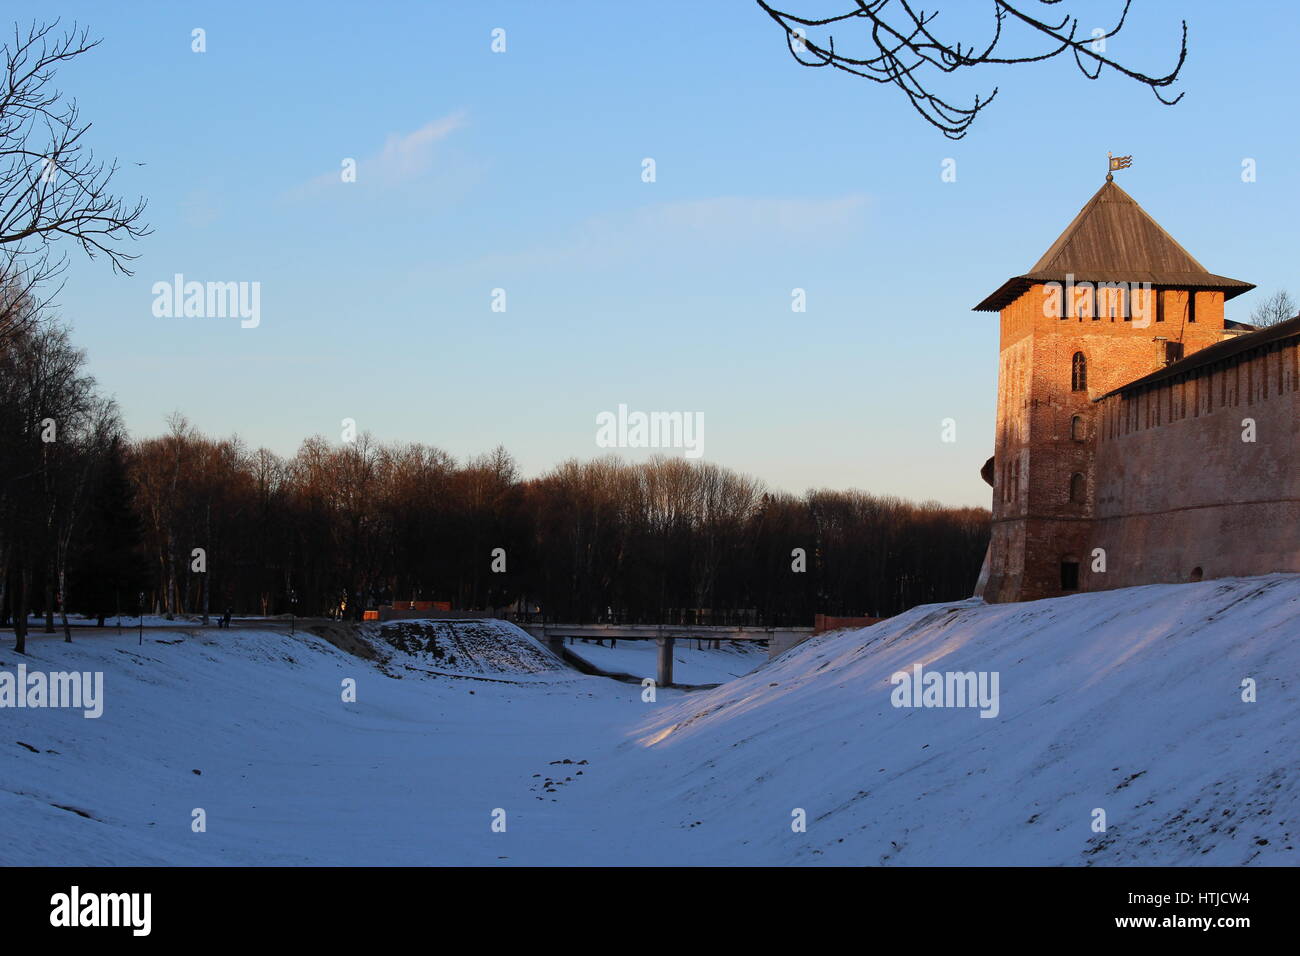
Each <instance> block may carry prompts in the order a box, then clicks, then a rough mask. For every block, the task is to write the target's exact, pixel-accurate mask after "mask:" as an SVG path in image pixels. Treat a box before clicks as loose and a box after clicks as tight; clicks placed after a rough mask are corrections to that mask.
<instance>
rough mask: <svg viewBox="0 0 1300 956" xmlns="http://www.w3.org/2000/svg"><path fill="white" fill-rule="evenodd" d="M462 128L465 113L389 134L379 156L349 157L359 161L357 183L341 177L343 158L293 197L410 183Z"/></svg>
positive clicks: (295, 192) (305, 184)
mask: <svg viewBox="0 0 1300 956" xmlns="http://www.w3.org/2000/svg"><path fill="white" fill-rule="evenodd" d="M463 126H465V113H464V111H463V110H462V111H458V112H455V113H451V114H449V115H447V116H444V117H442V118H441V119H436V120H434V121H433V122H431V123H426V124H425V125H424V126H421V127H420V128H419V129H417V130H414V131H412V132H410V133H404V134H399V133H393V134H390V135H389V137H388V139H387V140H385V142H384V145H383V148H382V149H380V150H379V152H377V153H374V154H372V155H370V156H366V157H363V158H357V157H356V156H351V157H346V158H349V159H354V160H356V182H355V183H345V182H344V181H343V179H342V176H341V175H340V173H341V171H342V161H343V159H344V158H345V157H340V166H339V168H338V169H336V170H334V171H333V172H328V173H321V174H320V175H319V176H316V177H315V178H313V179H311V180H310V181H309V182H307V183H304V184H302V185H301V186H298V187H297V188H296V189H294V190H292V192H291V194H292V195H294V196H299V197H301V196H304V195H316V194H319V193H320V192H321V191H322V190H325V189H329V188H333V187H337V186H344V185H346V186H363V187H364V186H381V187H389V186H396V185H400V184H401V183H405V182H409V181H410V180H412V179H416V178H418V177H419V176H421V175H423V174H424V173H426V172H428V171H429V170H430V169H431V168H432V167H433V159H434V155H435V153H436V149H435V147H436V146H437V144H438V143H440V142H442V141H443V140H444V139H446V138H447V137H448V136H450V135H451V134H452V133H454V132H455V131H456V130H458V129H460V128H462V127H463Z"/></svg>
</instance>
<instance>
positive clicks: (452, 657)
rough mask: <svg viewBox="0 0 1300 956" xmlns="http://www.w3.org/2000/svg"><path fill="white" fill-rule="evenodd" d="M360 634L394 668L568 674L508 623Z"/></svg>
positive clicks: (517, 675) (431, 623)
mask: <svg viewBox="0 0 1300 956" xmlns="http://www.w3.org/2000/svg"><path fill="white" fill-rule="evenodd" d="M359 635H360V636H361V637H362V638H363V639H365V640H367V641H369V642H370V644H371V646H373V647H374V648H375V649H376V650H378V651H379V652H380V653H382V654H383V655H384V656H385V657H386V658H387V660H388V663H389V665H390V666H397V667H405V668H408V669H409V668H416V669H420V670H426V669H427V670H430V671H433V672H438V673H454V674H481V675H494V674H495V675H509V676H511V677H513V678H514V679H517V680H518V679H523V678H524V675H535V676H547V675H553V674H555V673H556V672H565V671H567V669H568V668H567V665H565V664H564V663H563V662H562V661H561V660H559V658H557V657H556V656H555V655H554V654H552V653H551V652H550V651H549V650H547V649H546V648H545V647H543V646H542V644H541V642H540V641H538V640H537V639H536V638H534V637H533V636H532V635H531V634H529V633H528V632H527V631H525V630H523V629H522V628H520V627H517V626H515V625H514V624H511V623H510V622H509V621H498V620H495V619H488V620H464V621H459V620H457V621H447V620H442V621H439V620H423V619H411V620H402V621H387V622H384V623H382V624H379V623H374V624H366V625H363V626H362V627H361V629H360V631H359Z"/></svg>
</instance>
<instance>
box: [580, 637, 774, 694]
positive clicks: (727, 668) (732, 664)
mask: <svg viewBox="0 0 1300 956" xmlns="http://www.w3.org/2000/svg"><path fill="white" fill-rule="evenodd" d="M708 644H709V642H707V641H705V642H699V643H697V642H696V641H690V640H679V641H675V642H674V644H673V680H674V681H675V682H676V683H678V684H721V683H723V682H724V681H729V680H731V679H732V678H734V677H739V676H740V675H742V674H748V673H749V672H750V671H752V670H753V669H754V668H755V667H757V666H758V665H759V664H762V663H763V662H764V661H766V660H767V648H766V647H763V646H762V645H761V644H758V643H756V642H754V641H722V642H721V646H720V647H716V648H714V647H710V646H708ZM567 646H568V649H569V650H570V651H572V652H573V653H574V654H577V655H578V656H579V657H581V658H582V659H583V660H585V661H587V662H588V663H591V664H594V665H596V666H597V667H599V668H600V669H601V670H604V671H608V672H610V673H620V674H631V675H632V676H633V677H640V678H646V677H650V678H653V677H654V676H655V674H656V671H657V667H658V661H659V647H658V645H657V644H656V643H655V642H654V641H628V640H623V641H618V642H617V643H616V644H615V645H614V646H613V647H610V646H609V645H608V644H603V645H602V644H597V643H595V642H594V641H585V642H584V641H580V640H579V641H573V642H572V643H570V644H568V645H567Z"/></svg>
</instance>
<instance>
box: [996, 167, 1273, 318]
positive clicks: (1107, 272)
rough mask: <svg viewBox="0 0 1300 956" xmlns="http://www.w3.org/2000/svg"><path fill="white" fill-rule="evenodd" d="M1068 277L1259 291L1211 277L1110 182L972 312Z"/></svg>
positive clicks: (1228, 293)
mask: <svg viewBox="0 0 1300 956" xmlns="http://www.w3.org/2000/svg"><path fill="white" fill-rule="evenodd" d="M1068 276H1072V277H1073V278H1074V281H1075V282H1149V283H1151V284H1152V285H1154V286H1174V287H1178V288H1184V289H1217V290H1220V291H1222V292H1223V294H1224V298H1225V299H1231V298H1232V297H1233V296H1235V295H1240V294H1241V293H1243V292H1246V291H1248V290H1250V289H1253V288H1255V287H1254V286H1253V285H1252V284H1251V283H1249V282H1242V281H1241V280H1240V279H1229V278H1228V277H1226V276H1220V275H1215V274H1214V273H1212V272H1209V271H1208V270H1207V269H1206V268H1205V266H1203V265H1201V264H1200V263H1199V262H1197V261H1196V260H1195V259H1194V258H1193V257H1192V255H1191V253H1189V252H1188V251H1187V250H1186V249H1184V248H1183V247H1182V246H1180V245H1179V244H1178V242H1177V241H1176V240H1175V239H1174V237H1173V236H1171V235H1169V233H1167V232H1165V230H1164V229H1163V228H1162V227H1161V226H1160V224H1159V223H1158V222H1156V221H1155V220H1154V219H1152V218H1151V217H1150V216H1149V215H1147V212H1146V210H1145V209H1143V208H1142V207H1141V206H1139V205H1138V204H1137V201H1136V200H1135V199H1134V198H1133V197H1132V196H1130V195H1129V194H1128V193H1126V192H1124V190H1122V189H1120V188H1119V187H1118V186H1116V185H1115V183H1114V182H1112V181H1110V180H1107V181H1106V183H1105V185H1103V186H1102V187H1101V189H1099V190H1097V192H1096V194H1095V195H1094V196H1093V197H1092V198H1091V199H1089V200H1088V202H1087V204H1086V205H1085V206H1084V207H1083V208H1082V209H1081V210H1079V214H1078V215H1077V216H1075V217H1074V221H1073V222H1071V223H1070V225H1069V226H1067V227H1066V229H1065V232H1063V233H1061V235H1060V236H1059V237H1058V238H1057V240H1056V242H1054V243H1052V246H1051V248H1050V249H1048V250H1047V252H1045V253H1044V254H1043V257H1042V258H1041V259H1039V260H1038V262H1036V263H1035V264H1034V267H1033V268H1032V269H1031V270H1030V271H1029V272H1027V273H1025V274H1024V275H1021V276H1014V277H1013V278H1011V279H1008V280H1007V281H1006V282H1004V283H1003V284H1002V287H1001V288H999V289H998V290H997V291H996V292H994V293H993V294H992V295H990V296H989V297H988V298H986V299H985V300H984V301H983V302H981V303H980V304H979V305H977V306H975V310H974V311H976V312H996V311H998V310H999V309H1001V308H1002V307H1003V306H1006V305H1008V304H1009V303H1011V302H1014V301H1015V300H1016V299H1017V298H1019V297H1020V295H1021V294H1022V293H1023V292H1024V291H1025V290H1026V289H1028V288H1030V286H1032V285H1033V284H1034V283H1036V282H1065V281H1066V278H1067V277H1068Z"/></svg>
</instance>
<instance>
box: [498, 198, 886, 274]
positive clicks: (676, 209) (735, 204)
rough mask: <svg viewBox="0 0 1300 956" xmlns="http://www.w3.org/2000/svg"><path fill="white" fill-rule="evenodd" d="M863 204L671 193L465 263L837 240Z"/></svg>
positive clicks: (853, 224) (854, 223)
mask: <svg viewBox="0 0 1300 956" xmlns="http://www.w3.org/2000/svg"><path fill="white" fill-rule="evenodd" d="M869 203H870V200H869V197H867V196H865V195H861V194H850V195H845V196H836V197H831V198H827V199H806V198H768V197H751V196H719V197H713V198H708V199H686V200H671V201H668V202H662V203H654V204H651V205H649V206H643V207H641V208H639V209H636V210H632V211H631V212H627V213H622V214H618V215H613V216H599V217H593V218H590V219H586V220H584V221H582V222H580V223H578V224H577V225H576V226H575V227H574V228H573V229H571V230H569V231H568V232H567V233H565V234H563V235H561V236H555V237H552V238H551V239H549V240H547V241H543V242H541V243H538V244H536V245H532V246H530V247H528V248H526V249H523V250H520V251H517V252H505V253H492V254H489V255H487V256H484V257H482V258H480V259H478V260H476V261H475V262H474V263H472V265H473V266H482V267H488V268H491V269H502V268H507V269H515V268H536V267H547V266H553V265H560V264H564V263H569V262H574V261H580V262H584V263H587V264H594V263H597V262H599V263H611V262H613V261H615V260H619V259H628V258H637V257H642V256H645V255H647V254H653V253H662V252H664V251H674V250H675V251H677V252H679V253H680V254H682V255H685V256H690V255H693V254H695V253H696V252H698V251H700V250H701V249H702V248H710V249H718V248H733V249H734V248H740V247H753V246H755V245H757V246H762V247H768V248H771V247H773V246H779V245H782V244H790V245H808V244H816V243H818V242H825V241H834V240H837V239H839V238H841V237H842V236H843V235H845V234H846V233H848V232H851V231H852V230H854V229H857V228H859V227H860V226H862V225H863V224H864V222H865V217H866V210H867V207H868V205H869Z"/></svg>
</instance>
